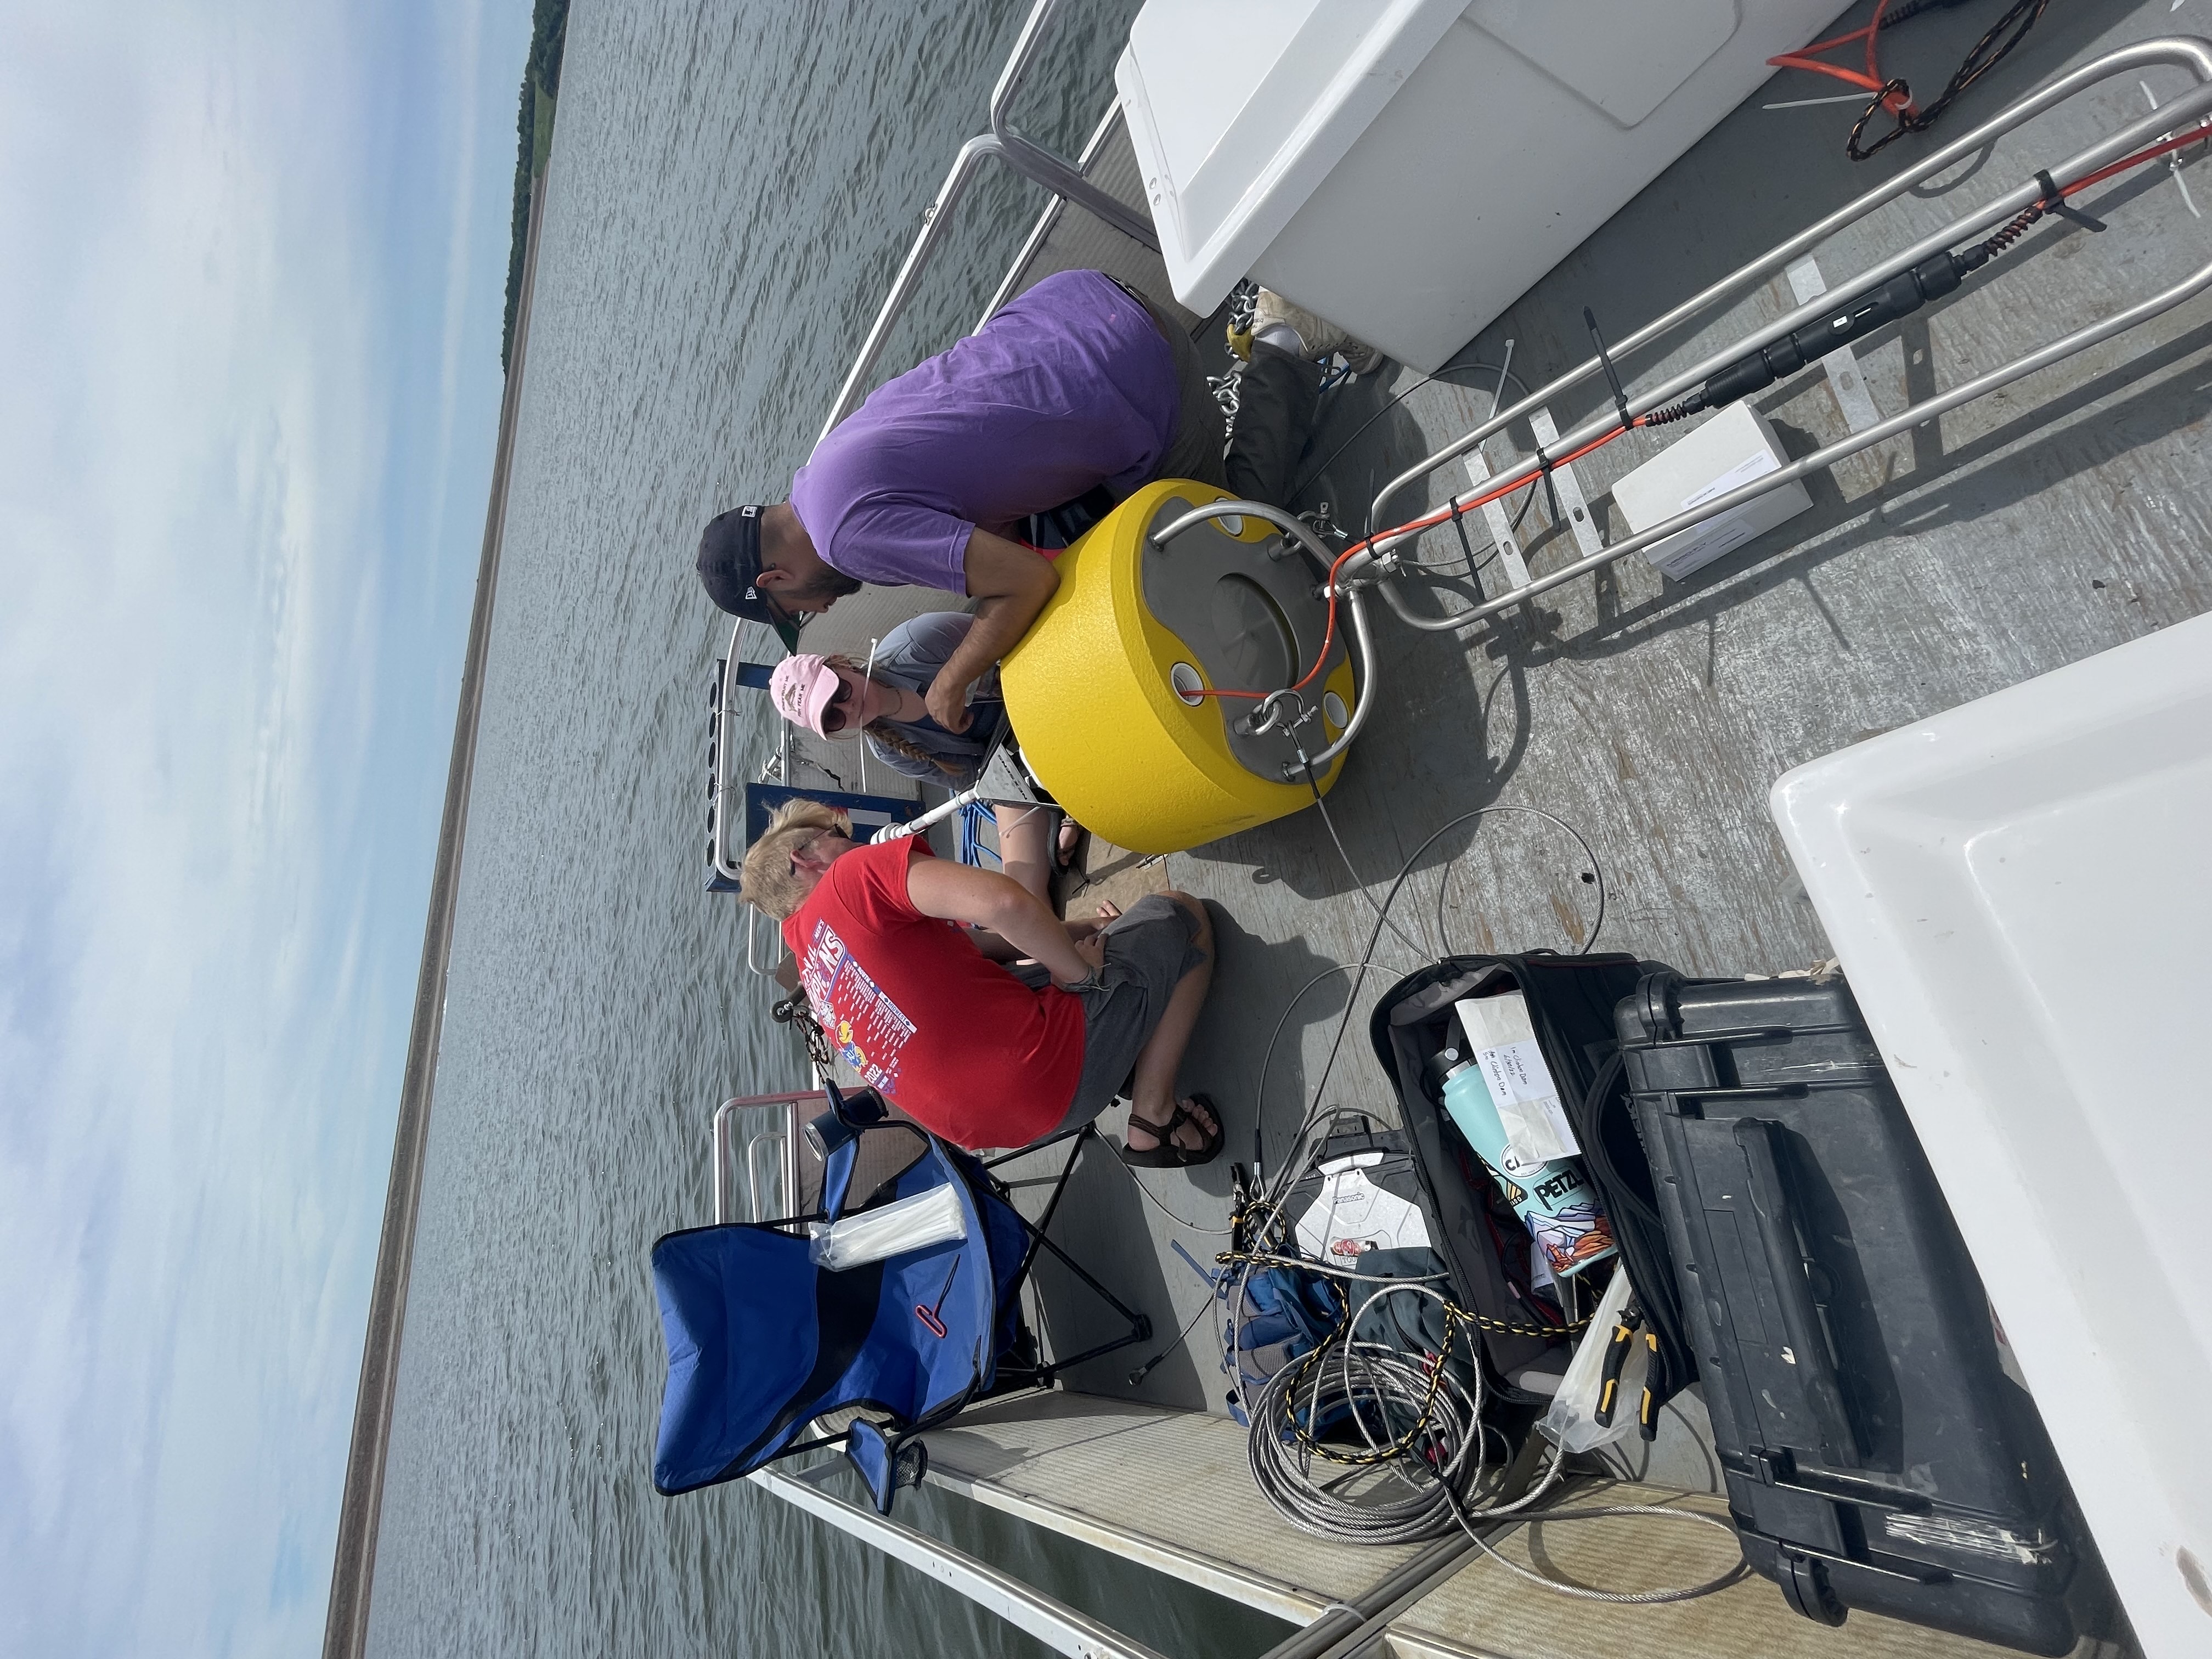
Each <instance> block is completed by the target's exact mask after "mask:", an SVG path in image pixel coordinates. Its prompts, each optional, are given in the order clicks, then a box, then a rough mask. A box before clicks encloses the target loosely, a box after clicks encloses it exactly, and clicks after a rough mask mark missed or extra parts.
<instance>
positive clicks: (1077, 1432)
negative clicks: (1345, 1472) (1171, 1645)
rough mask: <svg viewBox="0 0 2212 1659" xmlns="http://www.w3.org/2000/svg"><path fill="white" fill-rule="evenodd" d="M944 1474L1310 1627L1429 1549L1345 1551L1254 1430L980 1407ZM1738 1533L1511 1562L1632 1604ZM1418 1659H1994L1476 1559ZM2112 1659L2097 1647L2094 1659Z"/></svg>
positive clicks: (1504, 1547)
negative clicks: (1271, 1476) (1267, 1462)
mask: <svg viewBox="0 0 2212 1659" xmlns="http://www.w3.org/2000/svg"><path fill="white" fill-rule="evenodd" d="M929 1444H930V1468H931V1471H932V1473H931V1479H932V1480H935V1481H938V1482H939V1483H941V1484H945V1485H949V1486H952V1487H954V1488H956V1489H958V1490H964V1491H967V1492H970V1493H971V1494H972V1495H974V1496H975V1497H977V1498H981V1500H982V1501H984V1502H986V1503H989V1504H994V1506H996V1507H999V1508H1002V1509H1006V1510H1010V1511H1011V1512H1012V1513H1014V1514H1017V1515H1020V1516H1024V1517H1026V1518H1028V1519H1030V1520H1032V1521H1035V1522H1037V1523H1038V1524H1040V1525H1043V1526H1048V1527H1051V1528H1054V1530H1056V1531H1060V1532H1065V1533H1068V1534H1072V1535H1073V1536H1076V1537H1079V1538H1090V1539H1091V1540H1093V1541H1101V1540H1110V1541H1111V1542H1112V1545H1113V1547H1115V1548H1116V1549H1117V1550H1118V1551H1119V1552H1120V1553H1133V1554H1136V1555H1138V1556H1139V1559H1145V1560H1146V1561H1148V1562H1149V1563H1150V1564H1151V1565H1153V1566H1154V1567H1156V1568H1157V1569H1158V1570H1160V1571H1167V1572H1170V1573H1172V1574H1174V1575H1175V1576H1176V1577H1180V1578H1182V1579H1184V1580H1186V1581H1187V1582H1189V1583H1197V1584H1201V1585H1203V1586H1205V1587H1206V1588H1207V1589H1213V1590H1216V1591H1218V1592H1219V1593H1221V1594H1224V1595H1231V1596H1232V1597H1234V1598H1235V1599H1237V1600H1238V1601H1243V1602H1245V1603H1247V1604H1248V1605H1251V1606H1255V1607H1263V1608H1265V1609H1266V1610H1267V1611H1269V1612H1271V1613H1276V1614H1278V1615H1279V1616H1283V1617H1286V1618H1291V1619H1295V1620H1299V1621H1301V1622H1304V1621H1307V1620H1312V1619H1315V1618H1316V1617H1318V1616H1319V1615H1320V1614H1321V1613H1322V1612H1323V1611H1325V1610H1326V1609H1327V1607H1328V1606H1329V1604H1330V1603H1331V1602H1334V1601H1350V1600H1352V1598H1354V1597H1356V1596H1358V1595H1362V1594H1364V1593H1365V1592H1366V1591H1367V1590H1369V1589H1370V1588H1372V1587H1373V1586H1374V1585H1375V1584H1376V1583H1378V1582H1379V1581H1380V1580H1381V1579H1382V1578H1383V1577H1384V1576H1385V1575H1387V1574H1388V1573H1389V1572H1391V1571H1394V1570H1395V1569H1396V1568H1397V1567H1399V1566H1400V1565H1403V1564H1404V1563H1405V1562H1406V1561H1407V1560H1408V1559H1411V1558H1412V1557H1413V1555H1414V1553H1416V1549H1415V1547H1413V1546H1411V1545H1401V1546H1390V1547H1378V1548H1367V1549H1347V1548H1346V1547H1342V1546H1340V1545H1337V1544H1333V1543H1330V1542H1328V1541H1325V1540H1322V1539H1318V1538H1312V1537H1309V1536H1307V1535H1306V1534H1303V1533H1299V1532H1297V1531H1295V1530H1293V1529H1292V1528H1290V1527H1289V1526H1287V1525H1285V1523H1284V1522H1282V1521H1281V1520H1280V1519H1279V1517H1277V1516H1275V1514H1274V1513H1273V1511H1272V1510H1269V1509H1268V1507H1267V1504H1266V1501H1265V1500H1264V1499H1263V1498H1261V1496H1260V1493H1259V1492H1258V1490H1257V1488H1255V1486H1253V1485H1252V1482H1251V1480H1250V1477H1249V1474H1248V1473H1247V1471H1246V1468H1245V1463H1244V1437H1243V1432H1242V1431H1240V1430H1238V1429H1237V1428H1236V1427H1235V1426H1234V1425H1231V1424H1230V1423H1228V1422H1226V1421H1225V1420H1223V1419H1219V1418H1215V1417H1208V1416H1203V1415H1200V1414H1198V1413H1184V1412H1162V1411H1159V1410H1158V1409H1156V1408H1152V1407H1143V1406H1135V1405H1131V1404H1128V1403H1127V1402H1123V1401H1104V1400H1097V1399H1085V1398H1083V1397H1081V1396H1071V1395H1046V1396H1035V1395H1031V1396H1024V1397H1019V1398H1016V1399H1011V1400H1007V1401H1001V1402H998V1403H995V1404H992V1405H987V1406H983V1407H978V1408H977V1409H975V1410H973V1411H970V1412H969V1413H965V1414H964V1415H963V1417H962V1418H961V1419H960V1420H959V1422H958V1423H957V1425H955V1426H953V1427H951V1428H949V1429H945V1430H940V1431H937V1432H935V1433H933V1434H932V1435H931V1436H930V1437H929ZM1565 1501H1566V1502H1568V1503H1570V1504H1576V1505H1597V1504H1674V1505H1680V1506H1686V1507H1687V1506H1694V1507H1698V1508H1700V1509H1702V1510H1703V1511H1704V1512H1705V1513H1707V1514H1720V1513H1723V1511H1724V1505H1723V1504H1722V1503H1721V1501H1720V1500H1719V1499H1717V1498H1683V1497H1682V1496H1681V1495H1680V1494H1678V1493H1674V1492H1667V1491H1663V1490H1661V1489H1659V1488H1656V1487H1652V1486H1635V1485H1629V1484H1611V1485H1607V1484H1599V1483H1589V1484H1588V1485H1585V1486H1581V1487H1579V1488H1577V1490H1576V1491H1574V1492H1572V1493H1571V1496H1570V1498H1568V1499H1566V1500H1565ZM1498 1548H1499V1551H1500V1553H1503V1554H1504V1555H1505V1556H1506V1557H1507V1558H1508V1559H1511V1560H1513V1561H1515V1562H1516V1563H1518V1564H1519V1565H1522V1566H1524V1567H1525V1566H1528V1565H1531V1564H1532V1560H1533V1562H1534V1565H1539V1566H1540V1567H1541V1569H1542V1570H1544V1571H1547V1572H1550V1573H1553V1574H1555V1575H1558V1576H1559V1577H1563V1578H1565V1580H1566V1582H1568V1583H1576V1584H1580V1585H1584V1586H1593V1585H1595V1586H1602V1587H1604V1588H1606V1589H1612V1590H1616V1591H1620V1592H1623V1593H1627V1594H1636V1593H1639V1592H1643V1591H1648V1590H1652V1589H1664V1588H1670V1587H1679V1586H1682V1585H1688V1584H1695V1583H1702V1582H1704V1581H1705V1580H1707V1579H1709V1578H1711V1577H1714V1576H1715V1575H1716V1574H1717V1573H1719V1572H1721V1571H1724V1570H1725V1569H1726V1567H1727V1566H1728V1564H1729V1559H1730V1557H1731V1555H1732V1553H1733V1545H1732V1543H1731V1541H1729V1539H1728V1538H1726V1537H1725V1536H1723V1534H1719V1533H1717V1532H1714V1531H1712V1530H1711V1529H1710V1528H1704V1527H1698V1526H1693V1525H1692V1524H1690V1523H1687V1522H1674V1521H1665V1520H1657V1519H1654V1518H1651V1517H1649V1516H1614V1517H1609V1518H1606V1519H1601V1520H1595V1521H1575V1522H1557V1523H1554V1524H1551V1525H1540V1526H1538V1527H1535V1528H1525V1529H1522V1530H1519V1531H1516V1532H1513V1533H1509V1534H1506V1535H1505V1536H1504V1538H1502V1539H1501V1540H1500V1541H1498ZM1390 1641H1391V1644H1393V1647H1394V1650H1395V1651H1396V1652H1397V1653H1399V1654H1401V1655H1412V1654H1438V1655H1452V1656H1465V1655H1482V1656H1495V1659H1652V1656H1660V1655H1692V1654H1694V1655H1698V1656H1700V1659H1859V1656H1865V1655H1871V1654H1881V1655H1883V1656H1885V1659H1995V1656H1996V1654H1997V1653H1998V1652H1999V1651H2000V1650H1997V1649H1995V1648H1991V1647H1989V1646H1987V1645H1985V1644H1982V1643H1979V1642H1974V1641H1969V1640H1966V1639H1965V1638H1960V1637H1955V1636H1948V1635H1944V1634H1942V1633H1940V1632H1935V1631H1929V1630H1924V1629H1921V1628H1918V1627H1916V1626H1908V1625H1900V1624H1897V1623H1895V1622H1893V1621H1891V1620H1885V1619H1879V1618H1875V1617H1874V1616H1872V1615H1870V1614H1867V1613H1854V1614H1853V1615H1852V1616H1851V1618H1850V1620H1849V1622H1847V1623H1846V1624H1845V1625H1844V1627H1843V1628H1842V1629H1841V1630H1831V1629H1829V1628H1827V1627H1826V1626H1821V1625H1817V1624H1814V1622H1812V1621H1811V1620H1807V1619H1802V1618H1800V1617H1799V1616H1798V1615H1797V1614H1796V1613H1792V1612H1791V1611H1790V1608H1789V1607H1788V1605H1787V1604H1786V1603H1785V1602H1784V1601H1783V1599H1782V1598H1781V1597H1780V1596H1779V1595H1777V1594H1776V1593H1775V1591H1774V1589H1773V1587H1772V1586H1771V1585H1770V1584H1768V1583H1765V1581H1763V1580H1760V1579H1757V1578H1746V1579H1739V1580H1738V1581H1737V1582H1736V1583H1734V1584H1732V1585H1730V1586H1729V1587H1728V1588H1727V1589H1723V1590H1721V1591H1718V1592H1717V1593H1716V1594H1714V1595H1709V1596H1705V1597H1701V1598H1699V1599H1697V1600H1694V1601H1685V1602H1678V1603H1672V1604H1666V1605H1661V1606H1620V1605H1613V1604H1607V1603H1601V1602H1590V1601H1567V1600H1565V1599H1564V1598H1562V1597H1560V1596H1559V1595H1556V1594H1554V1593H1553V1592H1552V1591H1550V1590H1547V1589H1542V1588H1541V1587H1540V1586H1538V1585H1534V1584H1531V1583H1528V1581H1527V1580H1526V1579H1522V1578H1519V1577H1515V1576H1513V1575H1512V1574H1511V1573H1510V1572H1509V1571H1506V1570H1505V1569H1504V1568H1503V1567H1500V1566H1498V1565H1497V1564H1496V1563H1494V1562H1491V1561H1486V1560H1483V1559H1480V1558H1479V1557H1473V1556H1471V1557H1469V1558H1468V1559H1467V1560H1466V1563H1465V1565H1462V1568H1461V1570H1460V1571H1458V1572H1457V1573H1456V1574H1455V1576H1453V1577H1451V1578H1449V1579H1448V1580H1447V1581H1445V1583H1443V1584H1442V1585H1440V1586H1439V1587H1438V1588H1437V1589H1435V1590H1434V1591H1432V1592H1431V1594H1430V1595H1427V1596H1426V1597H1425V1598H1424V1599H1422V1600H1421V1601H1419V1602H1418V1603H1416V1604H1415V1605H1414V1606H1413V1607H1412V1608H1411V1609H1409V1610H1408V1611H1407V1612H1406V1613H1403V1614H1401V1616H1400V1617H1399V1618H1398V1619H1397V1620H1395V1621H1394V1622H1393V1623H1392V1625H1391V1626H1390ZM2102 1652H2103V1650H2100V1648H2099V1647H2098V1646H2097V1644H2086V1643H2085V1644H2083V1646H2082V1647H2081V1649H2080V1650H2077V1659H2092V1656H2093V1655H2101V1654H2102Z"/></svg>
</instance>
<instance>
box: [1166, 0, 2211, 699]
mask: <svg viewBox="0 0 2212 1659" xmlns="http://www.w3.org/2000/svg"><path fill="white" fill-rule="evenodd" d="M1887 4H1888V0H1882V3H1881V5H1878V6H1876V7H1875V20H1874V22H1873V23H1870V24H1869V25H1868V26H1867V27H1866V28H1865V29H1863V30H1854V31H1853V32H1852V33H1850V34H1839V35H1838V36H1837V37H1836V39H1835V40H1823V41H1821V42H1820V43H1819V44H1818V45H1816V46H1808V47H1807V48H1806V50H1807V51H1808V52H1819V51H1820V50H1822V49H1823V48H1824V47H1827V46H1838V45H1840V44H1842V43H1843V42H1844V41H1847V40H1855V39H1857V36H1858V35H1859V34H1862V33H1863V34H1867V35H1868V36H1869V40H1868V52H1869V57H1871V55H1872V52H1873V40H1872V38H1871V32H1872V31H1873V29H1874V28H1875V27H1877V26H1878V25H1879V24H1880V23H1881V13H1882V9H1883V7H1884V6H1887ZM1769 61H1770V62H1772V63H1777V64H1780V63H1783V62H1784V59H1782V58H1772V59H1770V60H1769ZM1790 67H1793V68H1801V69H1820V70H1826V71H1827V72H1828V73H1830V74H1838V75H1843V76H1844V78H1845V79H1847V80H1848V79H1850V75H1849V73H1848V72H1847V71H1844V70H1836V69H1833V68H1832V66H1830V65H1828V64H1791V65H1790ZM2208 142H2212V122H2203V121H2200V122H2199V123H2198V124H2197V125H2195V126H2193V127H2191V128H2190V129H2189V131H2186V132H2183V133H2179V134H2177V135H2176V136H2175V137H2171V138H2166V139H2163V140H2161V141H2160V142H2159V143H2155V144H2152V145H2150V146H2149V147H2148V148H2147V149H2139V150H2137V151H2136V153H2135V154H2134V155H2126V156H2123V157H2121V158H2120V160H2118V161H2115V162H2113V163H2112V165H2111V166H2110V167H2100V168H2098V169H2097V171H2096V172H2094V173H2086V174H2084V175H2083V176H2082V177H2081V178H2079V179H2075V180H2074V181H2073V182H2072V183H2071V184H2067V185H2060V186H2059V187H2058V194H2059V196H2060V197H2068V196H2072V195H2074V194H2075V193H2076V192H2078V191H2085V190H2087V189H2088V188H2089V186H2090V185H2100V184H2102V183H2104V181H2105V180H2106V179H2110V178H2112V176H2113V175H2114V174H2116V173H2125V172H2126V171H2127V170H2128V169H2129V168H2130V167H2141V166H2142V164H2143V163H2144V162H2145V161H2156V160H2157V159H2158V158H2159V157H2160V156H2161V155H2168V154H2170V153H2172V151H2174V150H2177V149H2187V148H2188V147H2189V146H2190V145H2191V144H2202V143H2208ZM1649 424H1650V419H1649V417H1648V416H1643V415H1638V416H1636V418H1635V419H1634V420H1632V421H1631V422H1629V423H1628V425H1626V426H1617V427H1614V428H1613V429H1612V430H1611V431H1609V432H1607V433H1603V434H1601V435H1599V436H1597V437H1595V438H1593V439H1591V440H1590V441H1589V442H1588V443H1586V444H1584V445H1583V447H1581V448H1579V449H1577V450H1574V451H1572V452H1571V453H1568V454H1565V455H1562V456H1560V457H1559V459H1557V460H1555V461H1553V462H1551V463H1550V465H1549V466H1547V467H1546V468H1544V469H1543V471H1549V470H1550V467H1557V466H1565V465H1569V464H1570V463H1571V462H1575V461H1578V460H1580V459H1582V458H1583V456H1585V455H1587V454H1589V453H1591V452H1592V451H1593V450H1598V449H1602V448H1604V447H1605V446H1606V445H1607V444H1609V443H1611V442H1612V441H1613V440H1614V439H1615V438H1618V437H1620V435H1622V434H1623V433H1624V432H1627V431H1630V430H1631V429H1632V428H1636V427H1640V426H1646V425H1649ZM1538 476H1540V477H1541V472H1540V473H1539V475H1538ZM1529 482H1530V480H1528V479H1527V478H1516V479H1514V480H1513V481H1512V482H1511V483H1503V484H1498V485H1497V486H1495V487H1494V488H1492V489H1487V490H1485V491H1484V492H1483V493H1482V494H1481V495H1477V496H1475V497H1474V499H1473V500H1472V501H1458V502H1455V503H1453V504H1451V505H1448V506H1445V507H1438V508H1437V510H1436V511H1435V512H1433V513H1425V514H1424V515H1423V516H1421V517H1420V518H1418V519H1408V520H1406V522H1405V523H1403V524H1401V525H1394V526H1392V527H1391V528H1389V529H1388V530H1384V531H1379V532H1376V534H1374V535H1371V536H1370V537H1368V538H1366V539H1365V540H1364V541H1358V542H1354V543H1353V544H1352V545H1351V546H1349V547H1347V548H1346V549H1345V550H1344V551H1343V552H1341V553H1340V554H1338V555H1337V556H1336V560H1335V562H1334V563H1332V564H1331V565H1330V566H1329V568H1328V626H1327V627H1326V628H1325V629H1322V636H1321V651H1320V653H1319V654H1318V655H1316V657H1315V659H1314V664H1313V666H1312V667H1310V668H1309V669H1308V670H1306V671H1305V673H1304V676H1303V677H1302V678H1300V679H1299V681H1298V683H1297V684H1296V685H1293V686H1290V687H1288V688H1286V689H1287V690H1291V691H1303V690H1305V689H1306V687H1307V686H1309V685H1310V684H1313V681H1314V677H1315V676H1316V675H1317V674H1319V673H1320V672H1321V671H1322V665H1324V664H1326V663H1327V662H1328V652H1329V647H1331V646H1332V645H1334V643H1335V642H1336V574H1337V572H1338V571H1339V570H1340V569H1342V568H1344V562H1345V561H1346V559H1348V558H1350V557H1351V556H1352V555H1353V554H1355V553H1358V552H1361V551H1364V550H1366V549H1368V548H1370V547H1372V546H1374V544H1376V542H1378V541H1383V540H1387V539H1389V538H1394V537H1399V536H1406V535H1413V534H1418V533H1419V532H1422V531H1424V530H1432V529H1434V528H1435V527H1436V526H1438V525H1440V524H1442V523H1443V522H1444V521H1445V520H1448V519H1450V518H1452V517H1454V516H1455V514H1459V513H1472V512H1474V510H1475V509H1476V508H1478V507H1487V506H1489V505H1490V504H1491V502H1492V501H1503V500H1504V498H1505V497H1506V496H1508V495H1511V494H1512V493H1513V492H1514V491H1515V490H1516V489H1521V488H1522V487H1523V486H1525V485H1526V484H1528V483H1529ZM1192 695H1193V696H1200V697H1237V698H1241V699H1243V700H1244V701H1245V702H1265V701H1266V700H1267V698H1269V697H1271V696H1274V695H1275V693H1274V692H1272V691H1231V690H1215V689H1213V688H1212V687H1210V686H1206V687H1201V688H1200V689H1199V690H1197V691H1195V692H1194V693H1193V694H1192Z"/></svg>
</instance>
